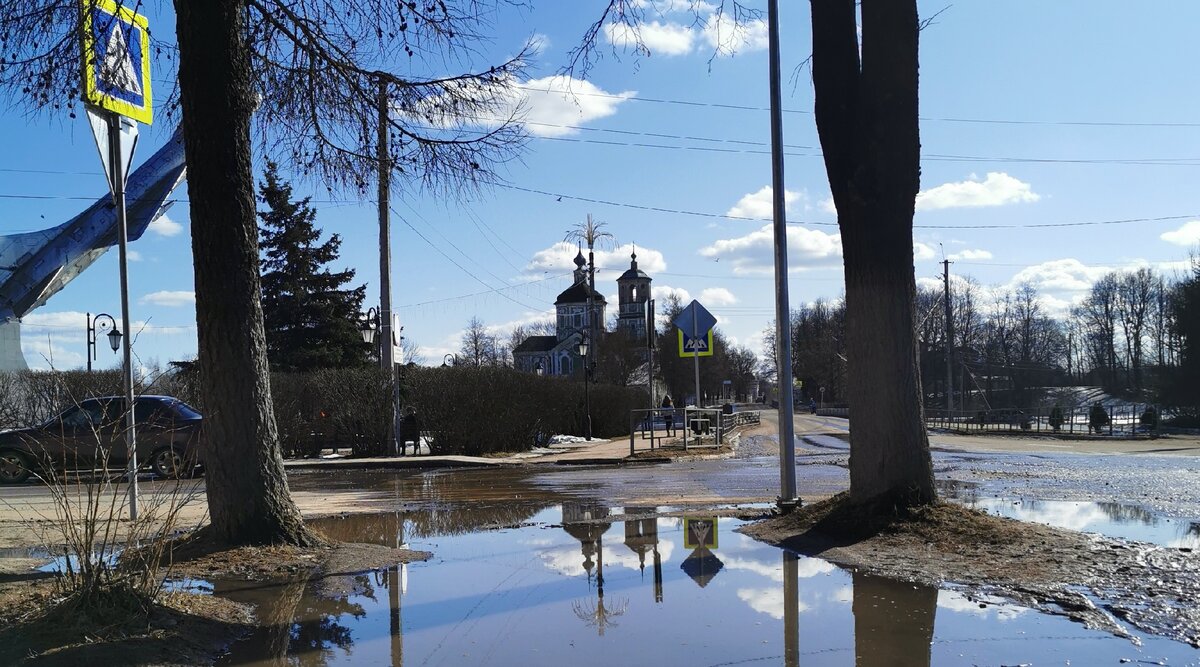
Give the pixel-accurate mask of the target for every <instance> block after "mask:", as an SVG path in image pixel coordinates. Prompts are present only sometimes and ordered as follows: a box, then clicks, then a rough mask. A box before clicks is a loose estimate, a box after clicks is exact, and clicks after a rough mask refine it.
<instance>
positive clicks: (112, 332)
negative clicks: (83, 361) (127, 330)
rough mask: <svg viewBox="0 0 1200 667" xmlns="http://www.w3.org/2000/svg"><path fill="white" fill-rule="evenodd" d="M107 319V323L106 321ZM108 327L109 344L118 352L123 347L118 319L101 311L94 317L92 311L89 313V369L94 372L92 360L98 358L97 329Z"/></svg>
mask: <svg viewBox="0 0 1200 667" xmlns="http://www.w3.org/2000/svg"><path fill="white" fill-rule="evenodd" d="M105 320H107V324H106V323H105ZM101 328H107V329H108V334H107V336H108V345H109V347H111V348H112V351H113V352H116V351H117V349H118V348H120V347H121V329H120V327H118V326H117V321H116V320H115V319H113V316H112V315H109V314H108V313H100V314H99V315H97V316H95V317H92V314H91V313H87V369H88V372H89V373H91V372H92V360H93V359H95V358H96V331H97V329H101Z"/></svg>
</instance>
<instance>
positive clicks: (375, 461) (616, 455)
mask: <svg viewBox="0 0 1200 667" xmlns="http://www.w3.org/2000/svg"><path fill="white" fill-rule="evenodd" d="M627 456H629V438H628V437H621V438H615V439H612V440H603V439H600V438H593V439H592V440H591V442H571V443H562V444H555V445H551V446H549V447H545V448H539V449H538V450H535V451H534V452H523V453H520V454H513V455H511V456H455V455H447V456H430V455H423V456H417V455H406V456H378V457H368V458H328V459H291V460H287V461H284V462H283V465H284V467H285V468H287V469H288V470H363V469H384V470H390V469H417V470H423V469H431V468H481V467H510V466H521V465H533V464H561V465H588V464H594V465H617V464H621V463H624V462H625V457H627ZM646 462H647V460H645V459H642V460H639V461H638V463H646Z"/></svg>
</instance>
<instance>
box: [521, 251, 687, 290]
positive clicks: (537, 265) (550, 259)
mask: <svg viewBox="0 0 1200 667" xmlns="http://www.w3.org/2000/svg"><path fill="white" fill-rule="evenodd" d="M633 251H634V246H633V244H630V243H626V244H624V245H619V246H617V247H616V248H613V249H611V250H600V249H597V250H596V251H595V255H596V280H597V283H596V284H597V287H599V282H598V281H600V280H601V279H602V278H603V279H605V280H612V279H613V278H615V277H616V276H617V275H620V274H621V273H624V272H625V270H626V269H628V268H629V261H630V255H631V254H632V253H633ZM578 252H579V248H578V247H577V246H576V245H575V244H573V243H568V242H566V241H559V242H558V243H555V244H554V245H552V246H550V247H549V248H545V249H543V250H539V251H537V252H535V253H534V254H533V258H532V259H531V260H530V261H529V264H526V265H525V272H526V273H546V272H549V273H563V272H566V271H574V270H575V255H576V254H577V253H578ZM583 256H584V257H585V258H586V257H587V249H586V248H585V249H584V250H583ZM637 262H638V268H639V269H641V270H643V271H645V272H646V273H649V274H650V275H651V277H653V275H654V274H655V273H656V272H660V271H666V270H667V262H666V260H665V259H663V254H662V252H660V251H658V250H655V249H653V248H645V247H642V246H637ZM610 274H611V275H610Z"/></svg>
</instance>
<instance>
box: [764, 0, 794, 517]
mask: <svg viewBox="0 0 1200 667" xmlns="http://www.w3.org/2000/svg"><path fill="white" fill-rule="evenodd" d="M767 37H768V49H769V51H770V78H771V81H770V88H771V189H772V191H771V195H772V196H771V199H772V202H771V204H772V206H771V209H772V213H773V215H772V217H773V218H774V225H773V228H774V241H775V346H776V349H777V350H778V353H777V355H776V356H777V358H778V360H779V368H778V376H779V500H778V505H779V509H780V510H781V511H783V512H790V511H791V510H793V509H795V508H796V507H798V506H799V505H800V498H799V496H798V495H797V493H796V435H795V424H793V423H792V419H793V418H794V414H795V411H794V407H795V405H794V397H793V396H792V336H791V331H790V330H789V329H790V328H791V327H790V326H789V325H790V323H791V321H792V318H791V305H790V304H789V303H788V260H787V209H786V207H785V203H784V195H785V194H786V191H785V189H784V182H783V111H782V107H783V101H782V98H783V93H782V92H781V91H780V64H779V0H768V2H767Z"/></svg>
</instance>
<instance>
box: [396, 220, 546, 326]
mask: <svg viewBox="0 0 1200 667" xmlns="http://www.w3.org/2000/svg"><path fill="white" fill-rule="evenodd" d="M388 208H389V209H390V210H391V212H392V214H393V215H395V216H396V218H397V219H399V220H400V222H402V223H404V225H405V226H406V227H408V228H409V229H411V230H412V231H413V233H414V234H416V235H417V236H419V237H421V240H422V241H424V242H425V243H426V244H428V245H429V247H430V248H433V249H434V250H435V251H437V253H438V254H439V255H441V256H442V257H444V258H446V261H448V262H450V263H451V264H453V265H454V266H457V267H458V268H459V270H461V271H462V272H463V273H465V274H467V275H468V276H470V277H471V278H472V279H474V280H475V281H476V282H478V283H479V284H480V285H483V286H484V287H486V288H488V289H487V291H488V292H492V293H495V294H499V295H500V296H502V297H504V298H505V299H508V300H509V301H512V302H513V303H515V304H517V305H518V306H521V307H523V308H529V309H530V310H535V311H540V310H541V309H540V308H538V307H537V306H531V305H529V304H527V303H524V302H521V301H518V300H516V299H514V298H512V297H511V296H509V295H507V294H505V293H504V291H503V290H502V289H501V288H496V287H492V286H491V285H489V284H487V282H485V281H484V280H483V279H482V278H480V277H479V276H477V275H475V274H474V273H472V272H471V271H470V270H469V269H467V267H465V266H463V265H462V264H459V263H458V262H457V261H456V260H455V259H454V258H453V257H451V256H450V255H448V254H446V252H445V251H444V250H442V249H441V248H439V247H437V245H436V244H434V242H433V241H430V240H429V237H427V236H425V235H424V234H422V233H421V230H419V229H417V228H416V227H414V226H413V224H412V223H411V222H409V221H408V220H407V219H406V218H405V217H404V216H402V215H400V212H399V211H397V210H396V207H394V206H389V207H388ZM460 252H461V251H460ZM513 287H516V286H515V285H514V286H513Z"/></svg>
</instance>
